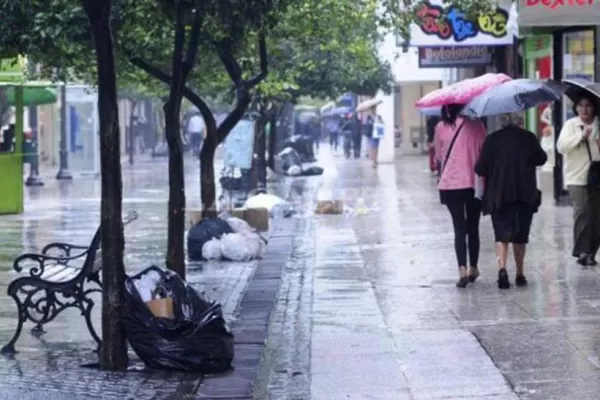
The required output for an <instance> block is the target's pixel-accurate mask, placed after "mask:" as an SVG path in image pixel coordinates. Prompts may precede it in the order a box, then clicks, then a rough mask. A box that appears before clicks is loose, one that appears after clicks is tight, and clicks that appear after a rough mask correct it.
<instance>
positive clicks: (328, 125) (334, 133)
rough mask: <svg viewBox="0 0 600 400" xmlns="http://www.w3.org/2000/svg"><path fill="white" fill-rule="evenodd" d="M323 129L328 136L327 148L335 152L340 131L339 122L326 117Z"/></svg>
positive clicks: (333, 118)
mask: <svg viewBox="0 0 600 400" xmlns="http://www.w3.org/2000/svg"><path fill="white" fill-rule="evenodd" d="M325 129H326V130H327V133H328V135H329V148H331V149H332V150H336V151H337V148H338V142H339V130H340V122H339V120H338V119H337V118H336V117H328V118H327V119H326V120H325Z"/></svg>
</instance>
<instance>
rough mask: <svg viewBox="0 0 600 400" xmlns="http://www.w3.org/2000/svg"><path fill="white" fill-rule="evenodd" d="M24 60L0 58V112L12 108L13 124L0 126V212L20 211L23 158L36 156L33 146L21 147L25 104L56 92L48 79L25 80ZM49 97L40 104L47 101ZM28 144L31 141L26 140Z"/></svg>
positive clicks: (16, 212)
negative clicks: (13, 114)
mask: <svg viewBox="0 0 600 400" xmlns="http://www.w3.org/2000/svg"><path fill="white" fill-rule="evenodd" d="M24 66H25V59H24V58H22V57H19V59H18V61H16V62H15V61H14V60H0V112H3V111H6V110H7V107H13V108H14V112H15V118H14V126H9V127H7V126H0V130H1V132H0V215H2V214H21V213H22V212H23V183H24V182H23V175H24V174H23V161H24V160H25V161H27V157H31V156H35V155H37V153H35V154H32V153H33V151H34V150H33V149H34V148H33V146H31V145H29V146H26V147H29V149H27V148H24V143H25V141H24V138H23V128H24V121H23V114H24V109H25V104H35V103H37V98H38V97H40V96H41V97H53V99H54V101H56V95H55V94H54V93H52V92H51V91H49V90H48V89H47V88H48V87H49V86H52V84H49V83H47V82H27V81H26V78H25V75H24V73H23V71H24ZM50 102H51V101H49V100H48V99H46V100H45V101H42V102H41V103H42V104H43V103H46V104H47V103H50ZM28 142H29V143H31V142H30V141H28Z"/></svg>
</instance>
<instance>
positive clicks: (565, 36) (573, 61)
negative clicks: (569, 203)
mask: <svg viewBox="0 0 600 400" xmlns="http://www.w3.org/2000/svg"><path fill="white" fill-rule="evenodd" d="M598 21H600V7H598V5H597V4H595V3H594V2H591V3H590V2H564V1H559V0H557V1H541V0H519V28H520V31H521V34H524V33H526V34H529V36H528V37H527V39H526V40H525V49H526V52H525V53H526V57H525V58H526V60H527V61H526V68H527V76H528V77H532V78H534V77H535V78H545V77H546V76H547V75H548V70H550V71H551V77H552V78H553V79H555V80H559V81H560V80H562V79H569V78H571V79H572V78H584V79H589V80H595V78H596V77H597V76H599V71H598V68H599V66H596V64H595V60H596V58H597V57H598V54H596V53H597V52H598V51H599V50H600V49H597V48H596V46H595V45H594V44H595V42H596V40H597V37H598V28H597V27H595V25H596V24H598ZM540 38H543V39H540ZM540 41H541V42H542V43H540ZM548 44H549V45H550V49H548ZM528 46H529V47H528ZM536 46H538V47H537V48H536ZM528 50H532V52H531V53H532V54H531V55H530V54H529V51H528ZM548 57H550V59H551V65H548ZM542 74H543V75H542ZM571 106H572V104H571V103H570V100H568V99H567V98H564V99H563V101H561V102H558V103H556V106H555V107H553V108H552V127H551V128H552V129H553V130H554V135H553V136H554V144H555V143H556V140H558V135H559V133H560V128H561V126H562V123H563V121H565V120H566V119H568V118H571V117H572V116H573V115H572V111H571V108H572V107H571ZM543 113H544V109H542V110H539V109H538V110H533V111H530V113H529V121H528V124H529V125H528V127H529V128H530V129H531V130H532V131H534V132H536V133H537V134H540V133H541V132H543V130H544V128H546V126H547V125H546V124H545V123H544V122H543V119H544V118H542V117H543ZM547 115H549V112H547ZM545 125H546V126H545ZM555 148H556V146H554V150H553V151H552V153H553V155H554V158H555V160H554V167H553V184H554V198H555V200H556V201H557V202H560V201H561V200H562V199H564V198H565V196H566V191H565V187H564V183H563V182H564V179H563V160H562V157H561V155H560V154H558V153H557V152H556V150H555Z"/></svg>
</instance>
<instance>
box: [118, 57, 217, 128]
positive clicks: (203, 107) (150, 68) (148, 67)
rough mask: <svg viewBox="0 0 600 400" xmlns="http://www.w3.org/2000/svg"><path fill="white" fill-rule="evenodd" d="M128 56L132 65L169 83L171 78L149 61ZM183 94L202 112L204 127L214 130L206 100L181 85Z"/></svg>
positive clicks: (215, 125)
mask: <svg viewBox="0 0 600 400" xmlns="http://www.w3.org/2000/svg"><path fill="white" fill-rule="evenodd" d="M128 58H129V62H130V63H132V64H133V65H134V66H136V67H138V68H140V69H141V70H143V71H145V72H146V73H147V74H148V75H150V76H153V77H155V78H156V79H158V80H159V81H161V82H162V83H164V84H165V85H168V86H170V85H171V81H172V78H171V76H170V75H169V74H167V73H166V72H165V71H163V70H161V69H160V68H158V67H156V66H154V65H152V64H150V63H149V62H147V61H146V60H144V59H143V58H141V57H137V56H132V55H128ZM183 96H184V97H185V98H186V99H188V100H189V101H190V102H191V103H192V104H193V105H194V106H196V107H198V110H200V113H201V114H202V117H203V118H204V123H205V124H206V129H207V130H208V131H210V129H212V131H213V132H214V130H216V129H217V122H216V120H215V117H214V115H213V113H212V111H211V110H210V108H209V107H208V105H207V104H206V102H205V101H204V100H202V98H201V97H200V96H198V95H197V94H196V93H195V92H194V91H193V90H192V89H190V88H189V87H188V86H184V87H183Z"/></svg>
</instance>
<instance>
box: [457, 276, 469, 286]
mask: <svg viewBox="0 0 600 400" xmlns="http://www.w3.org/2000/svg"><path fill="white" fill-rule="evenodd" d="M468 284H469V277H468V276H463V277H462V278H460V279H459V280H458V282H456V287H457V288H463V289H464V288H466V287H467V285H468Z"/></svg>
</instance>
